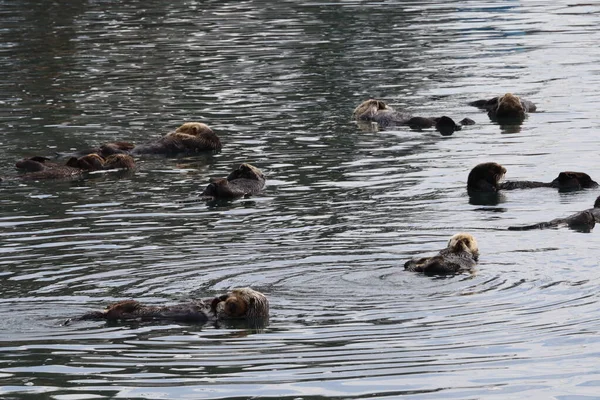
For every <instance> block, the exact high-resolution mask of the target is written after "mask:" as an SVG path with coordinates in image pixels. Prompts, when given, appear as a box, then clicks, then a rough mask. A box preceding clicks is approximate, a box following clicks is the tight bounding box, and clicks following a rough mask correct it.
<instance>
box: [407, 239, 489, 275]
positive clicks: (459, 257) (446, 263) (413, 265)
mask: <svg viewBox="0 0 600 400" xmlns="http://www.w3.org/2000/svg"><path fill="white" fill-rule="evenodd" d="M478 259H479V248H478V247H477V240H475V238H474V237H473V235H471V234H469V233H457V234H455V235H454V236H452V237H451V238H450V240H449V241H448V247H447V248H445V249H443V250H441V251H440V252H439V253H438V254H437V255H435V256H433V257H423V258H415V259H412V260H409V261H407V262H406V263H405V264H404V269H405V270H407V271H412V272H422V273H424V274H425V275H427V276H433V275H453V274H460V273H463V272H470V271H472V270H473V269H474V268H475V266H476V265H477V261H478Z"/></svg>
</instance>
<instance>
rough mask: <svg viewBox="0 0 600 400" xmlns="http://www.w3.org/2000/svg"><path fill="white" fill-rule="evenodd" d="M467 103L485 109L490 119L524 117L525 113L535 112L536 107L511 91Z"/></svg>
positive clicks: (519, 119)
mask: <svg viewBox="0 0 600 400" xmlns="http://www.w3.org/2000/svg"><path fill="white" fill-rule="evenodd" d="M469 105H471V106H474V107H477V108H480V109H483V110H486V111H487V112H488V116H489V117H490V119H491V120H492V121H496V120H517V121H522V120H523V119H525V115H526V113H529V112H535V111H536V110H537V107H536V105H535V104H533V103H532V102H531V101H529V100H524V99H521V98H519V97H518V96H515V95H513V94H512V93H506V94H505V95H504V96H499V97H493V98H491V99H489V100H477V101H473V102H471V103H469Z"/></svg>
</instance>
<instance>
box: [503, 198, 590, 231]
mask: <svg viewBox="0 0 600 400" xmlns="http://www.w3.org/2000/svg"><path fill="white" fill-rule="evenodd" d="M596 222H600V196H598V197H597V198H596V201H595V202H594V207H593V208H588V209H587V210H583V211H580V212H578V213H575V214H572V215H569V216H568V217H566V218H556V219H553V220H552V221H548V222H540V223H538V224H533V225H525V226H509V227H508V230H509V231H528V230H532V229H545V228H556V227H559V226H568V227H569V228H571V229H574V230H578V231H583V232H589V231H590V230H592V229H593V228H594V226H595V225H596Z"/></svg>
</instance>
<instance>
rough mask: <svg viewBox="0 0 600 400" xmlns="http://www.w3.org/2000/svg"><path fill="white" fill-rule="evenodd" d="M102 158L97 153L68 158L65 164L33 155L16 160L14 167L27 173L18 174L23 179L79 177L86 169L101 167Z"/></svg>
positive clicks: (93, 169) (94, 169)
mask: <svg viewBox="0 0 600 400" xmlns="http://www.w3.org/2000/svg"><path fill="white" fill-rule="evenodd" d="M103 162H104V160H103V159H102V157H100V156H99V155H97V154H88V155H87V156H83V157H80V158H79V159H70V160H69V161H68V162H67V164H66V165H62V164H58V163H54V162H50V161H49V159H48V158H46V157H40V156H35V157H31V158H25V159H23V160H20V161H17V162H16V164H15V167H16V168H17V169H20V170H23V171H26V172H28V173H26V174H23V175H20V176H19V179H23V180H46V179H79V178H82V177H83V176H84V173H85V172H86V171H96V170H100V169H103V167H102V165H103Z"/></svg>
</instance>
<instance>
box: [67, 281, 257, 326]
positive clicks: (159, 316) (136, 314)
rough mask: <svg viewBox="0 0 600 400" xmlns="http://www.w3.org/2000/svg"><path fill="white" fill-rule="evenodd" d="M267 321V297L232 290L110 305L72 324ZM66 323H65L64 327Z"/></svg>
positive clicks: (247, 290)
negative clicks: (170, 300)
mask: <svg viewBox="0 0 600 400" xmlns="http://www.w3.org/2000/svg"><path fill="white" fill-rule="evenodd" d="M268 318H269V301H268V300H267V297H266V296H265V295H264V294H262V293H260V292H257V291H256V290H253V289H251V288H239V289H233V290H232V291H231V292H229V293H227V294H225V295H222V296H219V297H215V298H213V299H201V300H192V301H189V302H185V303H179V304H174V305H162V306H153V305H145V304H142V303H140V302H138V301H135V300H123V301H119V302H117V303H113V304H110V305H109V306H108V307H106V309H104V310H102V311H91V312H88V313H85V314H84V315H82V316H80V317H77V318H74V320H102V319H105V320H108V321H116V320H132V319H136V320H168V321H181V322H200V323H204V322H208V321H220V320H231V319H245V320H248V321H253V322H258V321H265V320H268ZM68 322H70V320H69V321H67V323H68Z"/></svg>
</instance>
